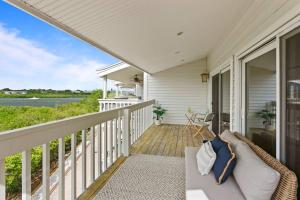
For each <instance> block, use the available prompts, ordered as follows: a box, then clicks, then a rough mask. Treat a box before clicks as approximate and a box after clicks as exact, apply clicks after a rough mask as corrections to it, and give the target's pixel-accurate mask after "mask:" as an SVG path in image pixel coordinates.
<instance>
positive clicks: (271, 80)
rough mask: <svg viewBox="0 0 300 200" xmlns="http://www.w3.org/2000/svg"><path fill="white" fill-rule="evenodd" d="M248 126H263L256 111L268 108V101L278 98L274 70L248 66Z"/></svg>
mask: <svg viewBox="0 0 300 200" xmlns="http://www.w3.org/2000/svg"><path fill="white" fill-rule="evenodd" d="M248 73H249V74H248V77H249V81H248V85H249V86H248V87H249V95H248V121H247V123H248V128H263V120H262V119H260V118H257V116H256V113H257V112H259V111H261V110H264V109H266V103H269V102H271V101H275V100H276V74H275V72H273V71H268V70H264V69H259V68H255V67H249V68H248Z"/></svg>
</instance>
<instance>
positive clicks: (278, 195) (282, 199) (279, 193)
mask: <svg viewBox="0 0 300 200" xmlns="http://www.w3.org/2000/svg"><path fill="white" fill-rule="evenodd" d="M234 134H235V136H237V137H238V138H239V139H240V140H242V141H244V142H245V143H247V144H248V145H249V146H250V147H251V149H252V150H253V151H254V152H255V153H256V154H257V155H258V156H259V157H260V158H261V159H262V160H263V161H264V162H265V163H266V164H268V165H269V166H270V167H272V168H273V169H275V170H276V171H278V172H279V173H280V175H281V178H280V181H279V184H278V186H277V189H276V190H275V192H274V194H273V196H272V199H274V200H287V199H291V200H296V199H297V188H298V182H297V176H296V174H295V173H294V172H292V171H291V170H289V169H288V168H287V167H286V166H284V165H283V164H281V163H280V162H279V161H278V160H276V159H275V158H274V157H272V156H271V155H269V154H268V153H267V152H266V151H264V150H263V149H262V148H260V147H259V146H257V145H255V144H254V143H252V142H251V141H250V140H248V139H247V138H245V137H243V136H242V135H241V134H239V133H236V132H235V133H234Z"/></svg>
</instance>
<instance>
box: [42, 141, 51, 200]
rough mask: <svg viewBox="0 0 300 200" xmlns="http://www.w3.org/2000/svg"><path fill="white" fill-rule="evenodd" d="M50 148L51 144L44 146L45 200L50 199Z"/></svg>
mask: <svg viewBox="0 0 300 200" xmlns="http://www.w3.org/2000/svg"><path fill="white" fill-rule="evenodd" d="M49 175H50V147H49V143H46V144H43V199H45V200H48V199H49V198H50V178H49Z"/></svg>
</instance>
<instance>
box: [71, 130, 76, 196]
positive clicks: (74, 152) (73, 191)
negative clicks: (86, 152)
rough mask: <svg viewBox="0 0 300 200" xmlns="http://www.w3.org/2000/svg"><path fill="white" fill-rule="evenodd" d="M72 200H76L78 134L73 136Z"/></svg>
mask: <svg viewBox="0 0 300 200" xmlns="http://www.w3.org/2000/svg"><path fill="white" fill-rule="evenodd" d="M71 168H72V170H71V200H75V199H76V133H73V134H72V135H71Z"/></svg>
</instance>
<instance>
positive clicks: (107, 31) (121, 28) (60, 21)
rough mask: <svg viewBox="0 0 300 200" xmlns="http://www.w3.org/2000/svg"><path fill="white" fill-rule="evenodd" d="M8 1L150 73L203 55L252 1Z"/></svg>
mask: <svg viewBox="0 0 300 200" xmlns="http://www.w3.org/2000/svg"><path fill="white" fill-rule="evenodd" d="M7 1H8V2H10V3H12V4H14V5H16V6H17V7H20V8H22V9H24V10H26V11H28V12H29V13H31V14H33V15H35V16H37V17H39V18H42V19H43V20H45V21H47V22H49V23H50V24H53V25H55V26H57V27H59V28H61V29H63V30H65V31H67V32H69V33H70V34H73V35H75V36H76V37H79V38H81V39H83V40H85V41H87V42H89V43H90V44H92V45H94V46H96V47H97V48H101V49H103V50H105V51H107V52H108V53H110V54H112V55H114V56H116V57H118V58H120V59H121V60H124V61H125V62H127V63H129V64H131V65H133V66H137V67H139V68H142V69H143V70H145V71H146V72H149V73H155V72H158V71H162V70H166V69H168V68H171V67H174V66H177V65H180V64H184V63H188V62H192V61H194V60H198V59H201V58H203V57H206V56H207V55H208V54H209V53H210V52H211V51H212V50H213V48H214V47H216V46H217V44H218V43H220V42H221V41H222V40H223V39H224V38H225V37H226V35H228V33H229V32H230V30H231V29H232V28H233V27H234V25H235V24H236V23H237V22H238V20H239V19H240V18H241V16H242V15H243V13H244V12H245V10H246V9H247V8H248V7H249V6H250V4H251V3H252V2H253V1H255V0H184V1H183V0H154V1H149V0H126V1H125V0H124V1H123V0H109V1H108V0H7ZM179 32H183V34H181V35H180V36H178V35H177V33H179Z"/></svg>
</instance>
